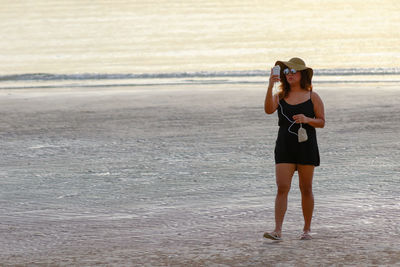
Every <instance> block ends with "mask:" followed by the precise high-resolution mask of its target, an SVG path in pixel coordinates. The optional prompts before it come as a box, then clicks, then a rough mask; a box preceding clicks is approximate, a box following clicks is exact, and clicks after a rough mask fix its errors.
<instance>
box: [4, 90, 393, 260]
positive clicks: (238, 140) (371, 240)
mask: <svg viewBox="0 0 400 267" xmlns="http://www.w3.org/2000/svg"><path fill="white" fill-rule="evenodd" d="M315 88H316V91H317V92H318V93H319V94H320V96H321V97H322V98H323V100H324V103H325V106H326V119H327V124H326V127H325V128H324V129H318V130H317V135H318V141H319V145H320V153H321V166H320V167H318V168H317V169H316V172H315V178H314V195H315V202H316V203H315V204H316V206H315V213H314V219H313V225H312V230H313V232H312V234H313V237H314V239H313V240H311V241H300V240H299V236H300V234H301V229H302V226H303V225H302V214H301V206H300V193H299V189H298V181H297V175H296V176H295V177H294V179H293V184H292V190H291V192H290V195H289V208H288V212H287V215H286V218H285V224H284V233H283V234H284V240H283V241H282V242H273V241H269V240H266V239H263V237H262V234H263V232H265V231H270V230H272V229H273V222H274V218H273V206H274V203H273V201H274V197H275V180H274V179H275V178H274V172H273V170H274V164H273V148H274V142H275V138H276V134H277V131H278V127H277V118H276V114H274V115H272V116H268V115H265V114H264V113H263V100H264V96H265V88H264V87H263V86H260V85H253V86H250V85H192V86H186V85H185V86H161V87H158V88H155V87H143V88H139V87H136V88H122V89H121V88H104V89H102V88H96V89H87V88H86V89H79V88H74V89H51V90H50V89H49V90H41V91H39V90H2V91H0V114H1V120H0V136H1V140H2V145H1V148H2V149H1V151H0V154H1V159H2V160H1V162H0V164H1V168H0V175H1V177H2V179H1V187H0V203H1V205H0V207H1V212H0V240H2V242H1V244H0V265H5V266H7V265H30V266H31V265H38V266H42V265H43V266H46V265H47V266H53V265H61V266H67V265H85V266H91V265H99V266H102V265H104V266H129V265H131V266H143V265H144V266H270V265H272V266H274V265H277V266H293V265H296V266H330V265H335V266H336V265H338V266H354V265H356V266H392V265H396V264H400V245H399V238H400V226H399V221H400V204H399V203H400V182H399V173H400V167H399V166H400V165H399V160H400V141H399V138H398V133H399V132H400V125H399V123H398V122H399V121H400V114H399V108H398V106H399V105H398V103H399V102H400V91H399V86H398V85H397V84H393V83H392V84H390V83H389V84H384V83H380V84H373V83H356V84H317V85H315Z"/></svg>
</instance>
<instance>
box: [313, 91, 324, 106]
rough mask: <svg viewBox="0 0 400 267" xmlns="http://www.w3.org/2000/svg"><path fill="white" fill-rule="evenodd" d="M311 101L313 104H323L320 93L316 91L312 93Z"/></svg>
mask: <svg viewBox="0 0 400 267" xmlns="http://www.w3.org/2000/svg"><path fill="white" fill-rule="evenodd" d="M311 101H312V102H313V104H320V103H321V104H322V99H321V97H320V96H319V95H318V93H316V92H314V91H311Z"/></svg>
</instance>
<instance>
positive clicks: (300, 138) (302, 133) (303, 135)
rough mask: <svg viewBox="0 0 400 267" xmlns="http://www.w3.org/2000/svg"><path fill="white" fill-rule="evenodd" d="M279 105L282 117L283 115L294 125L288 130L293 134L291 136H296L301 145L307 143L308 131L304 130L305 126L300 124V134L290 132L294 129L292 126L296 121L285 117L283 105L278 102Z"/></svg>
mask: <svg viewBox="0 0 400 267" xmlns="http://www.w3.org/2000/svg"><path fill="white" fill-rule="evenodd" d="M278 105H279V107H280V108H281V113H282V115H283V116H284V117H285V118H286V119H287V120H288V121H289V122H290V123H292V124H291V125H290V126H289V128H288V132H289V133H291V134H294V135H296V136H297V138H298V141H299V143H301V142H305V141H307V140H308V136H307V131H306V129H304V128H303V127H302V126H303V124H302V123H300V128H299V130H298V134H297V133H295V132H292V131H291V130H290V128H292V126H293V125H294V124H295V123H296V121H292V120H291V119H289V117H288V116H286V115H285V113H283V107H282V105H281V103H280V102H278Z"/></svg>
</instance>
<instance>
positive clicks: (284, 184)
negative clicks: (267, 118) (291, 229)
mask: <svg viewBox="0 0 400 267" xmlns="http://www.w3.org/2000/svg"><path fill="white" fill-rule="evenodd" d="M275 65H279V66H280V67H281V74H280V77H281V78H282V79H280V77H279V76H278V75H272V72H271V75H270V78H269V85H268V91H267V96H266V98H265V105H264V109H265V112H266V113H267V114H272V113H274V112H275V111H276V110H278V117H279V132H278V138H277V140H276V146H275V164H276V165H275V172H276V184H277V187H278V191H277V195H276V199H275V230H274V231H273V232H270V233H265V234H264V237H265V238H269V239H273V240H280V239H281V232H282V224H283V219H284V216H285V213H286V209H287V197H288V193H289V190H290V186H291V182H292V177H293V175H294V173H295V171H296V170H297V172H298V175H299V185H300V191H301V204H302V209H303V216H304V228H303V234H302V235H301V239H303V240H308V239H311V235H310V231H311V219H312V214H313V210H314V197H313V193H312V180H313V174H314V167H315V166H319V163H320V162H319V151H318V144H317V137H316V132H315V128H323V127H324V126H325V115H324V104H323V103H322V100H321V98H320V97H319V96H318V94H317V93H315V92H313V91H312V85H311V79H312V76H313V70H312V69H311V68H309V67H307V66H306V64H305V63H304V61H303V60H302V59H300V58H292V59H290V60H289V61H277V62H276V63H275ZM279 81H280V82H281V85H280V91H279V92H278V93H277V94H274V95H273V93H272V88H273V86H274V83H276V82H279ZM300 128H303V129H305V130H306V133H307V136H306V137H305V138H304V136H302V135H301V134H299V129H300ZM300 131H304V130H301V129H300ZM299 135H300V136H301V137H300V138H299ZM304 139H307V140H306V141H304Z"/></svg>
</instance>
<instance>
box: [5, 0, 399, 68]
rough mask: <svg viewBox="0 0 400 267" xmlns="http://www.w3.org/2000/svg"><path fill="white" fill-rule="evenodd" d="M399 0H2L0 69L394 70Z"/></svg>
mask: <svg viewBox="0 0 400 267" xmlns="http://www.w3.org/2000/svg"><path fill="white" fill-rule="evenodd" d="M399 11H400V3H399V2H398V1H395V0H384V1H373V0H351V1H346V0H333V1H311V0H308V1H286V2H285V1H284V2H281V1H261V2H260V1H246V2H243V1H236V0H235V1H225V0H223V1H164V0H156V1H125V0H117V1H113V2H109V1H95V2H93V1H77V0H75V1H45V0H35V1H3V2H2V5H1V7H0V12H1V16H0V29H1V33H2V42H0V52H1V53H0V60H1V62H2V64H1V65H0V74H1V75H4V74H27V73H51V74H82V73H100V74H115V73H116V74H119V73H123V74H127V73H128V74H141V73H156V74H158V73H175V72H199V71H222V72H225V71H253V70H268V69H269V68H270V66H271V65H272V64H273V63H274V62H275V61H276V60H278V59H279V60H288V59H289V58H291V57H294V56H299V57H302V58H304V59H305V61H306V63H308V64H309V65H310V66H312V67H314V68H316V69H326V68H328V69H332V68H334V69H336V68H373V69H374V68H393V67H394V68H398V67H399V64H398V62H399V57H400V48H399V46H398V44H399V41H400V32H399V31H398V29H399V28H400V18H399V16H398V12H399Z"/></svg>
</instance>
